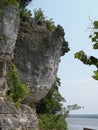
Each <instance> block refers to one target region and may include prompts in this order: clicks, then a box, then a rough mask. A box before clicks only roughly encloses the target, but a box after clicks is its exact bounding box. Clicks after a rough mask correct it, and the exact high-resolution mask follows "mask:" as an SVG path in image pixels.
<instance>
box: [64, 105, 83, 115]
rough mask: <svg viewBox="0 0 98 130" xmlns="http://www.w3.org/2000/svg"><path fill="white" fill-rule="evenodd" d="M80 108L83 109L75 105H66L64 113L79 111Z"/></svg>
mask: <svg viewBox="0 0 98 130" xmlns="http://www.w3.org/2000/svg"><path fill="white" fill-rule="evenodd" d="M81 108H84V107H81V106H78V105H77V104H74V105H68V106H67V107H66V111H67V112H68V113H69V112H70V111H73V110H75V111H76V110H79V109H81Z"/></svg>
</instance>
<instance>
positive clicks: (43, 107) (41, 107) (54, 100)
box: [37, 78, 66, 114]
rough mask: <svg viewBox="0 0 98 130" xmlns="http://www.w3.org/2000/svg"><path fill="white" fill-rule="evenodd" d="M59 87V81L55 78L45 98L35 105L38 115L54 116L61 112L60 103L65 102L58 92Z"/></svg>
mask: <svg viewBox="0 0 98 130" xmlns="http://www.w3.org/2000/svg"><path fill="white" fill-rule="evenodd" d="M59 86H60V79H59V78H57V79H56V81H55V82H54V84H53V85H52V88H51V90H50V91H49V92H48V94H47V95H46V97H45V98H44V99H42V100H41V101H40V102H39V103H38V104H37V113H38V114H40V113H41V114H42V113H43V114H45V113H46V114H47V113H48V114H56V113H58V112H60V111H62V106H63V104H62V102H66V101H65V99H64V98H63V97H62V96H61V94H60V93H59V91H58V87H59Z"/></svg>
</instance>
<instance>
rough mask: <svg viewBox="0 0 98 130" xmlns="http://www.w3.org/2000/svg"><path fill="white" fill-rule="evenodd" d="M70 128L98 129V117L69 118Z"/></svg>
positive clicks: (72, 129)
mask: <svg viewBox="0 0 98 130" xmlns="http://www.w3.org/2000/svg"><path fill="white" fill-rule="evenodd" d="M67 123H68V128H69V129H68V130H83V128H91V129H94V130H98V119H95V118H67Z"/></svg>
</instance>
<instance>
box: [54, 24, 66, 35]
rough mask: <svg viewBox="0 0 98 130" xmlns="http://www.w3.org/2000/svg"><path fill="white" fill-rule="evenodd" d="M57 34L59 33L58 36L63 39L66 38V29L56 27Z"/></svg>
mask: <svg viewBox="0 0 98 130" xmlns="http://www.w3.org/2000/svg"><path fill="white" fill-rule="evenodd" d="M56 32H57V33H58V35H60V36H62V37H64V35H65V32H64V29H63V27H62V26H61V25H58V26H57V27H56Z"/></svg>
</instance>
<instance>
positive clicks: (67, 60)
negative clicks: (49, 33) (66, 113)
mask: <svg viewBox="0 0 98 130" xmlns="http://www.w3.org/2000/svg"><path fill="white" fill-rule="evenodd" d="M29 8H30V9H31V11H32V13H33V10H34V9H39V8H41V9H42V10H43V11H44V14H45V16H46V17H47V18H49V19H50V18H53V21H54V22H55V25H57V24H60V25H61V26H62V27H63V28H64V31H65V39H66V41H68V42H69V47H70V52H68V53H67V54H66V55H65V56H63V57H62V58H61V62H60V64H59V70H58V77H59V78H60V79H61V87H60V90H59V91H60V93H61V95H62V96H63V97H64V98H65V99H66V101H67V102H66V103H65V104H64V106H66V105H72V104H78V105H79V106H82V107H84V109H80V110H78V111H72V112H71V114H98V101H97V100H98V81H95V80H94V79H93V78H92V75H93V71H94V70H96V68H95V66H87V65H84V64H83V63H82V62H80V61H79V60H77V59H75V58H74V54H75V53H76V52H78V51H80V50H84V51H85V52H86V54H87V55H88V56H90V55H93V56H98V51H96V50H93V49H92V43H91V40H90V39H89V34H90V33H91V32H92V29H91V28H92V26H93V21H94V20H98V0H33V2H32V3H31V4H30V5H29Z"/></svg>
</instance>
